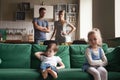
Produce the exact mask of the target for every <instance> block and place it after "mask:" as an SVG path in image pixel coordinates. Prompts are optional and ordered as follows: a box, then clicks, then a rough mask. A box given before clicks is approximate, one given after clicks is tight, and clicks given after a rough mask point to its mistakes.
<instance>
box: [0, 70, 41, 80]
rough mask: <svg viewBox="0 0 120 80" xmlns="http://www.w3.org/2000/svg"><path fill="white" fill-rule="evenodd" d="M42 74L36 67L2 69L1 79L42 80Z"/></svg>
mask: <svg viewBox="0 0 120 80" xmlns="http://www.w3.org/2000/svg"><path fill="white" fill-rule="evenodd" d="M41 78H42V76H41V75H40V74H39V72H38V71H37V70H35V69H0V80H40V79H41Z"/></svg>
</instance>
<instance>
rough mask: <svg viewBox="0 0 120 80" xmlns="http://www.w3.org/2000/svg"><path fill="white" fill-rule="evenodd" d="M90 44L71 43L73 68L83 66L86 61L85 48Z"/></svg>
mask: <svg viewBox="0 0 120 80" xmlns="http://www.w3.org/2000/svg"><path fill="white" fill-rule="evenodd" d="M87 47H88V45H82V44H81V45H70V64H71V68H82V66H83V63H85V55H84V53H85V49H86V48H87Z"/></svg>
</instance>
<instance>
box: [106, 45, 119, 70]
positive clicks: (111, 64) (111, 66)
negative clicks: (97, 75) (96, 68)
mask: <svg viewBox="0 0 120 80" xmlns="http://www.w3.org/2000/svg"><path fill="white" fill-rule="evenodd" d="M106 56H107V59H108V65H107V66H106V68H107V70H108V71H118V72H120V46H118V47H116V48H114V49H113V51H112V52H109V53H107V54H106Z"/></svg>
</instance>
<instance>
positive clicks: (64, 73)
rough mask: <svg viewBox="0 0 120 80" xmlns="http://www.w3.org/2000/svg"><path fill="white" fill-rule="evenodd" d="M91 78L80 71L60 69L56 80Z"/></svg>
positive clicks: (88, 79) (87, 79)
mask: <svg viewBox="0 0 120 80" xmlns="http://www.w3.org/2000/svg"><path fill="white" fill-rule="evenodd" d="M91 78H92V77H91V76H90V75H89V74H88V73H86V72H83V71H82V70H81V69H76V68H72V69H60V70H59V71H58V78H57V79H56V80H91Z"/></svg>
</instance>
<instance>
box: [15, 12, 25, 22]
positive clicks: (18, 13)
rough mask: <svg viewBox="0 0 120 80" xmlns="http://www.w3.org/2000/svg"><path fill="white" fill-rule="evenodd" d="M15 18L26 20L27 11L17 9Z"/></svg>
mask: <svg viewBox="0 0 120 80" xmlns="http://www.w3.org/2000/svg"><path fill="white" fill-rule="evenodd" d="M15 18H16V20H25V12H24V11H17V12H16V17H15Z"/></svg>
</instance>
